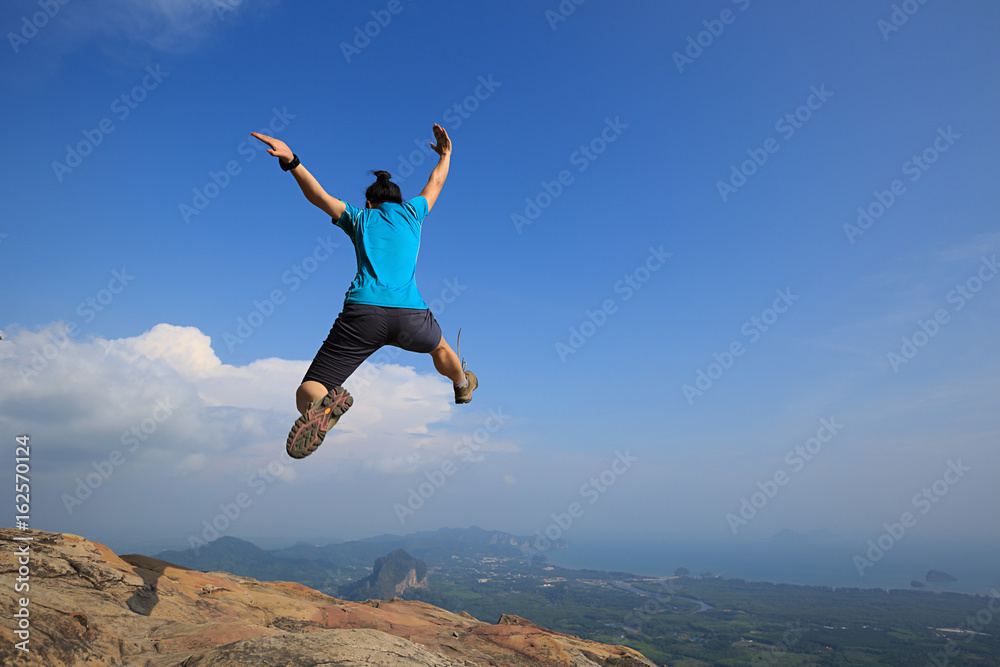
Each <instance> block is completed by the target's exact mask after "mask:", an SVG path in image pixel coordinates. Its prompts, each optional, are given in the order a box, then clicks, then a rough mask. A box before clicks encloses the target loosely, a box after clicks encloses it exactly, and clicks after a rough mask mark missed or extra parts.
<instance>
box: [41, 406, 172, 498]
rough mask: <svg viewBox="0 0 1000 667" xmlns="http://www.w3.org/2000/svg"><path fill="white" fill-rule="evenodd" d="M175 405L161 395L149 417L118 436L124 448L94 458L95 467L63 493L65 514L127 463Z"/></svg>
mask: <svg viewBox="0 0 1000 667" xmlns="http://www.w3.org/2000/svg"><path fill="white" fill-rule="evenodd" d="M176 409H177V406H176V405H174V404H173V403H172V402H171V400H170V397H169V396H167V397H166V398H161V399H158V400H157V401H156V405H155V406H154V407H153V409H152V410H151V411H150V412H149V416H148V417H146V418H145V419H143V420H142V421H140V422H139V423H138V424H134V425H132V426H131V427H130V428H128V429H127V430H125V431H122V434H121V437H119V439H118V440H119V442H120V443H121V445H122V449H112V450H111V451H110V452H109V453H108V455H107V457H105V458H104V459H102V460H100V461H91V462H90V465H91V467H92V468H93V469H94V471H93V472H89V473H87V474H86V475H85V476H84V477H77V478H76V488H75V489H74V491H73V493H72V494H69V493H63V494H62V496H61V497H60V499H61V500H62V502H63V507H65V508H66V514H69V515H70V516H72V515H73V512H74V510H75V509H76V508H77V507H81V506H83V503H84V501H86V500H87V499H88V498H90V497H91V496H92V495H93V494H94V492H95V491H97V489H99V488H100V487H101V486H102V485H103V484H104V483H105V482H106V481H108V480H109V479H110V478H111V475H113V474H114V472H115V471H116V470H117V469H118V468H120V467H121V466H122V465H124V464H125V461H126V459H127V458H128V454H132V453H134V452H135V451H136V450H137V449H139V447H140V446H141V445H142V444H143V443H145V442H146V441H147V440H149V438H151V437H152V436H153V434H155V433H156V431H157V430H159V428H160V426H161V425H162V424H163V423H164V422H166V421H167V420H168V419H170V417H171V416H173V414H174V410H176ZM123 450H125V451H123Z"/></svg>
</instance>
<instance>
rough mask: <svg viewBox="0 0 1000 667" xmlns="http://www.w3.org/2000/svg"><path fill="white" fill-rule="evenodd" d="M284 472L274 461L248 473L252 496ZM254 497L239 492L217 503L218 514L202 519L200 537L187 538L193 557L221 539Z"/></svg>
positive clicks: (190, 536) (279, 462)
mask: <svg viewBox="0 0 1000 667" xmlns="http://www.w3.org/2000/svg"><path fill="white" fill-rule="evenodd" d="M284 472H285V465H284V464H283V463H282V462H281V461H279V460H278V459H274V460H272V461H270V462H269V463H268V464H267V467H263V466H262V467H259V468H257V470H255V471H253V472H252V473H250V475H249V476H248V477H247V481H246V484H247V486H249V487H250V488H251V489H252V490H253V491H254V496H260V494H262V493H264V492H265V491H267V489H268V488H270V486H271V485H272V484H274V483H275V482H276V481H277V479H278V478H279V477H280V476H281V474H282V473H284ZM254 496H251V495H250V494H249V493H247V492H246V491H240V492H239V493H237V494H236V496H235V497H233V499H232V501H230V502H226V501H224V502H221V503H219V513H218V514H216V515H215V516H213V517H212V518H210V519H202V522H201V523H202V526H203V529H202V531H201V537H199V536H198V535H195V534H193V533H192V534H191V535H189V536H188V546H189V547H190V548H191V549H194V554H195V556H197V555H198V551H199V550H201V549H202V548H203V547H207V546H208V544H209V542H213V541H215V540H217V539H219V537H221V536H222V535H223V534H224V533H225V532H226V531H227V530H229V529H230V528H231V527H232V526H233V524H234V523H236V522H237V521H238V520H239V518H240V517H241V516H243V513H244V510H246V509H247V508H249V507H250V506H251V505H253V501H254Z"/></svg>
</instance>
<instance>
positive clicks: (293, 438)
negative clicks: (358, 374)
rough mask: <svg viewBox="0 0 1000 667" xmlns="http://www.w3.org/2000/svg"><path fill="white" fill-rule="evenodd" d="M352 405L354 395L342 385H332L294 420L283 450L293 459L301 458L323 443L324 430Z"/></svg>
mask: <svg viewBox="0 0 1000 667" xmlns="http://www.w3.org/2000/svg"><path fill="white" fill-rule="evenodd" d="M352 405H354V397H353V396H351V395H350V394H349V393H347V390H346V389H344V388H343V387H334V388H333V389H331V390H330V393H328V394H327V395H326V396H324V397H323V398H318V399H316V400H315V401H313V404H312V406H311V407H310V408H309V411H308V412H306V413H305V414H304V415H302V416H301V417H299V418H298V419H296V420H295V425H294V426H292V430H291V432H290V433H289V434H288V441H287V442H286V443H285V450H286V451H287V452H288V455H289V456H291V457H292V458H293V459H302V458H305V457H307V456H309V455H310V454H312V453H313V452H314V451H316V448H317V447H319V446H320V445H321V444H322V443H323V438H324V437H326V432H327V431H329V430H330V429H331V428H333V426H334V425H335V424H336V423H337V420H339V419H340V417H341V416H342V415H343V414H344V413H345V412H347V410H348V408H350V407H351V406H352Z"/></svg>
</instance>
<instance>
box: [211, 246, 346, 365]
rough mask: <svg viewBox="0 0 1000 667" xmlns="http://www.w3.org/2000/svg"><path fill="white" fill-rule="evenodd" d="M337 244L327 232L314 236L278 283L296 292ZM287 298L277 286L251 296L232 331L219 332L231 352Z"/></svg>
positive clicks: (329, 255) (328, 256)
mask: <svg viewBox="0 0 1000 667" xmlns="http://www.w3.org/2000/svg"><path fill="white" fill-rule="evenodd" d="M339 247H340V245H339V244H337V243H334V242H333V241H332V240H330V235H329V234H328V235H327V236H326V238H323V237H322V236H317V237H316V245H315V246H314V247H313V249H312V252H310V253H309V254H307V255H306V256H305V257H303V258H302V259H300V260H299V261H298V262H295V263H294V264H292V265H291V266H290V267H288V269H286V270H285V271H284V272H283V273H282V274H281V284H282V285H288V286H289V288H288V292H289V293H294V292H297V291H298V289H299V288H300V287H302V285H303V283H305V281H307V280H309V278H310V277H312V275H313V274H315V273H316V272H317V271H318V270H319V267H320V265H321V264H322V263H323V262H325V261H326V260H328V259H330V257H331V256H332V255H333V251H334V250H335V249H337V248H339ZM287 298H288V295H287V294H285V291H284V290H282V289H281V288H279V287H276V288H274V289H272V290H271V291H270V292H269V293H268V295H267V296H266V297H265V298H264V299H262V300H257V299H254V300H253V302H252V305H253V307H252V308H251V309H250V312H249V313H247V315H246V317H243V316H242V315H241V316H239V317H237V318H236V328H235V330H234V332H233V333H229V332H228V331H227V332H225V333H224V334H222V340H223V341H224V342H225V343H226V347H227V348H228V349H229V351H230V352H232V351H234V350H235V349H236V346H237V345H242V344H243V343H245V342H247V340H248V339H249V338H250V336H252V335H254V332H256V331H257V330H258V329H260V328H261V327H262V326H263V325H264V322H266V321H267V320H268V319H270V317H271V316H272V315H274V311H275V310H277V308H278V306H280V305H281V304H283V303H285V299H287Z"/></svg>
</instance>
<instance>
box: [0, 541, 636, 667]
mask: <svg viewBox="0 0 1000 667" xmlns="http://www.w3.org/2000/svg"><path fill="white" fill-rule="evenodd" d="M15 537H31V538H32V540H31V541H30V542H26V541H15V540H14V538H15ZM25 544H28V545H30V548H29V553H28V555H27V556H26V557H25V556H23V555H19V553H18V550H19V549H22V548H23V545H25ZM19 559H21V560H22V561H23V560H25V559H27V560H28V565H27V567H28V568H29V570H30V573H29V574H28V576H27V581H26V583H27V584H28V585H29V589H28V590H27V591H24V590H22V591H15V582H16V581H17V580H18V578H19V577H23V572H21V573H20V574H19V568H20V567H22V563H20V562H19ZM0 579H2V580H3V581H2V586H0V604H2V606H3V608H4V610H5V613H4V615H3V617H2V618H0V627H2V628H3V631H2V634H3V636H2V638H0V664H3V665H25V666H26V667H36V666H37V667H61V666H63V665H90V666H95V667H96V666H99V665H109V666H110V665H116V666H119V665H120V666H126V667H207V666H209V665H212V666H219V667H229V666H232V667H236V666H240V667H242V666H244V665H259V666H261V667H269V666H272V665H273V666H274V667H278V666H279V665H280V666H282V667H322V666H327V665H328V666H331V667H332V666H335V665H336V666H340V665H368V666H380V665H386V666H390V665H392V666H400V667H409V666H421V665H426V666H434V667H453V666H455V667H457V666H470V665H494V666H497V667H514V666H519V665H539V666H548V665H553V666H554V665H560V666H563V667H572V666H586V667H594V666H601V667H612V666H613V667H655V665H654V663H652V662H650V661H649V660H647V659H646V658H644V657H643V656H642V655H641V654H640V653H638V652H636V651H634V650H632V649H630V648H626V647H622V646H608V645H605V644H599V643H597V642H591V641H587V640H583V639H579V638H577V637H572V636H570V635H565V634H560V633H557V632H552V631H549V630H546V629H544V628H540V627H538V626H536V625H535V624H533V623H531V622H529V621H526V620H524V619H521V618H518V617H517V616H512V615H504V616H503V617H501V618H500V620H499V622H498V623H497V624H496V625H492V624H489V623H484V622H482V621H479V620H476V619H474V618H472V617H471V616H469V615H468V614H453V613H451V612H448V611H445V610H443V609H439V608H437V607H434V606H431V605H428V604H425V603H422V602H406V601H402V600H398V599H393V600H390V601H387V602H386V601H375V600H370V601H368V602H347V601H344V600H338V599H336V598H332V597H330V596H327V595H324V594H322V593H320V592H318V591H315V590H312V589H310V588H307V587H306V586H303V585H301V584H296V583H291V582H261V581H257V580H255V579H250V578H248V577H238V576H235V575H231V574H227V573H225V572H198V571H196V570H189V569H186V568H183V567H178V566H175V565H172V564H170V563H167V562H165V561H161V560H157V559H155V558H149V557H147V556H117V555H116V554H114V553H113V552H112V551H111V550H110V549H108V548H107V547H105V546H104V545H103V544H99V543H97V542H90V541H88V540H86V539H84V538H82V537H79V536H77V535H71V534H68V533H49V532H44V531H40V530H24V531H19V530H15V529H12V528H5V529H2V530H0ZM22 597H23V598H26V599H27V602H28V604H27V609H28V613H29V617H28V622H29V623H30V625H29V627H28V630H27V631H28V633H29V635H28V637H29V641H28V644H27V646H28V648H30V651H28V652H24V651H21V650H19V649H17V648H16V647H15V642H17V641H20V638H18V637H17V636H16V635H15V633H14V631H15V630H16V629H17V627H18V620H19V619H17V618H15V610H17V609H18V608H19V607H20V604H19V599H20V598H22Z"/></svg>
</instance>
